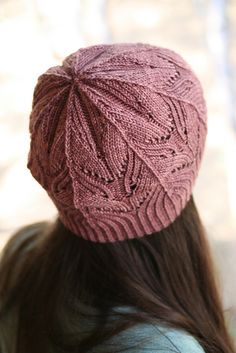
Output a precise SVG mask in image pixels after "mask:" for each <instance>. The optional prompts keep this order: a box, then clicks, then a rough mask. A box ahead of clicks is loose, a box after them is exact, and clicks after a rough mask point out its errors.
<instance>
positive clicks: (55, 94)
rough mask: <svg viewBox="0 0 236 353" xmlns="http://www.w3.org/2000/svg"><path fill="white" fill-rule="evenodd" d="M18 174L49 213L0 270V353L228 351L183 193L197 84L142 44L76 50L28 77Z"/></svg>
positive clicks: (197, 146)
mask: <svg viewBox="0 0 236 353" xmlns="http://www.w3.org/2000/svg"><path fill="white" fill-rule="evenodd" d="M29 128H30V133H31V144H30V151H29V156H28V164H27V167H28V168H29V170H30V171H31V173H32V175H33V177H34V178H35V179H36V180H37V181H38V182H39V183H40V184H41V185H42V187H43V188H44V189H45V190H46V191H47V193H48V195H49V196H50V197H51V199H52V201H53V202H54V204H55V206H56V207H57V209H58V217H57V219H56V220H54V221H52V222H40V223H36V224H33V225H28V226H26V227H24V228H22V229H20V230H19V231H18V232H17V233H16V234H15V235H14V236H13V237H12V238H11V239H10V241H9V242H8V244H7V245H6V246H5V249H4V252H3V255H2V261H1V268H0V300H1V306H0V325H1V330H0V331H1V333H0V347H1V352H4V353H5V352H6V353H13V352H14V353H15V352H17V353H19V352H20V353H21V352H22V353H29V352H30V353H31V352H33V353H38V352H39V353H42V352H43V353H47V352H54V353H56V352H79V353H84V352H102V353H105V352H108V353H113V352H124V351H125V352H133V353H134V352H136V353H137V352H139V353H141V352H162V353H170V352H178V353H180V352H181V353H203V352H206V353H218V352H219V353H220V352H221V353H232V352H233V351H234V350H233V344H232V342H231V338H230V336H229V334H228V332H227V327H226V322H225V318H224V314H223V308H222V303H221V300H220V296H219V292H218V288H217V284H216V279H215V275H214V268H213V264H212V260H211V254H210V250H209V247H208V243H207V240H206V235H205V232H204V228H203V226H202V224H201V220H200V218H199V215H198V211H197V209H196V206H195V204H194V200H193V196H192V189H193V185H194V182H195V179H196V177H197V174H198V170H199V166H200V163H201V159H202V154H203V150H204V146H205V139H206V134H207V114H206V105H205V100H204V97H203V93H202V88H201V85H200V82H199V80H198V79H197V77H196V76H195V74H194V73H193V71H192V70H191V68H190V67H189V65H188V64H187V63H186V62H185V61H184V59H183V58H182V57H181V56H180V55H178V54H177V53H175V52H173V51H171V50H168V49H165V48H160V47H156V46H153V45H149V44H144V43H119V44H99V45H94V46H89V47H86V48H81V49H79V50H78V51H77V52H75V53H73V54H71V55H69V56H68V57H66V58H65V60H64V61H63V63H62V65H61V66H56V67H53V68H50V69H49V70H47V71H46V72H45V73H44V74H43V75H41V76H40V77H39V79H38V82H37V85H36V87H35V90H34V96H33V104H32V112H31V115H30V126H29Z"/></svg>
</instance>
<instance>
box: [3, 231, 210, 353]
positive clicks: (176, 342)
mask: <svg viewBox="0 0 236 353" xmlns="http://www.w3.org/2000/svg"><path fill="white" fill-rule="evenodd" d="M32 235H33V232H30V231H28V232H22V233H21V234H20V235H19V236H18V237H17V241H15V244H14V249H13V248H12V249H11V250H12V251H14V250H15V249H16V247H17V246H20V244H21V241H23V239H25V238H27V237H30V236H32ZM31 239H32V240H33V237H32V238H31ZM32 246H34V242H33V241H32V242H31V243H28V245H27V248H25V249H24V252H23V253H22V256H27V251H28V250H29V249H30V248H31V247H32ZM18 260H19V262H18V269H19V268H20V266H19V264H20V260H21V259H18ZM0 304H1V300H0ZM78 306H79V308H76V310H77V309H79V312H80V313H81V317H80V319H79V320H78V321H79V322H78V325H79V327H78V334H79V337H81V338H82V337H83V336H84V335H85V336H86V335H87V334H89V333H90V332H91V329H93V328H94V327H95V326H96V324H97V321H96V314H99V313H97V312H96V311H97V310H98V309H97V308H95V307H91V306H88V305H87V304H85V303H82V302H80V303H79V305H78ZM113 310H114V311H115V312H121V311H123V312H130V311H131V312H132V311H136V310H138V309H137V308H134V307H131V306H117V307H115V308H113ZM67 318H68V315H66V313H65V315H63V320H61V321H63V322H62V324H63V331H64V329H65V330H66V329H67V328H69V330H70V326H71V325H70V324H68V323H67V322H66V320H67ZM114 319H116V316H115V315H114V314H113V315H112V314H111V315H108V325H110V324H111V325H112V321H113V320H114ZM17 321H18V320H17V312H16V311H15V309H13V310H12V311H11V312H9V315H7V316H6V317H5V318H4V319H1V320H0V352H1V353H14V352H15V347H16V342H17V337H16V333H17V325H18V322H17ZM76 330H77V327H76ZM49 351H50V353H57V351H56V350H55V349H54V348H52V349H50V350H49ZM89 352H90V353H105V352H107V353H115V352H127V353H144V352H145V353H154V352H160V353H204V352H205V351H204V350H203V348H202V347H201V346H200V344H199V343H198V341H197V340H196V339H195V338H194V337H192V336H191V335H189V334H188V333H187V332H185V331H183V330H179V329H178V330H177V329H173V328H168V327H167V326H165V324H164V323H163V325H157V324H155V325H154V324H151V323H150V324H149V323H138V324H137V325H135V326H133V327H131V328H129V329H126V330H124V331H122V332H120V333H119V334H117V335H115V336H113V337H111V338H110V339H109V340H107V341H105V342H104V343H103V344H100V345H98V346H96V347H94V348H93V349H92V350H90V351H89ZM42 353H43V352H42Z"/></svg>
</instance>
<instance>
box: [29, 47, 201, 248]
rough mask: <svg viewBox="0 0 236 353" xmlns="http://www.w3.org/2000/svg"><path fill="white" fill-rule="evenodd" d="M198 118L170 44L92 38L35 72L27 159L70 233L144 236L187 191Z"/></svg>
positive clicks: (191, 83) (189, 74) (195, 166)
mask: <svg viewBox="0 0 236 353" xmlns="http://www.w3.org/2000/svg"><path fill="white" fill-rule="evenodd" d="M206 121H207V114H206V105H205V100H204V97H203V92H202V88H201V85H200V82H199V80H198V79H197V77H196V76H195V74H194V73H193V71H192V70H191V68H190V67H189V65H188V64H187V63H186V62H185V61H184V60H183V59H182V57H181V56H179V55H178V54H177V53H175V52H173V51H172V50H169V49H165V48H160V47H157V46H153V45H150V44H144V43H119V44H99V45H92V46H89V47H86V48H81V49H79V50H78V51H77V52H75V53H73V54H71V55H69V56H68V57H66V58H65V60H64V61H63V63H62V65H61V66H55V67H52V68H50V69H48V70H47V71H46V72H45V73H44V74H42V75H41V76H40V77H39V78H38V82H37V85H36V87H35V90H34V95H33V103H32V112H31V115H30V124H29V129H30V133H31V144H30V151H29V156H28V163H27V167H28V168H29V169H30V171H31V173H32V175H33V177H34V178H35V179H36V180H37V181H38V182H39V183H40V184H41V185H42V187H43V188H44V189H45V190H46V191H47V193H48V195H49V196H50V198H51V199H52V201H53V202H54V204H55V206H56V207H57V209H58V212H59V217H60V219H61V221H62V222H63V224H64V225H65V226H66V227H67V228H68V229H70V230H71V231H72V232H73V233H75V234H76V235H78V236H80V237H83V238H84V239H87V240H90V241H93V242H102V243H103V242H114V241H118V240H125V239H131V238H135V237H142V236H144V235H146V234H151V233H153V232H156V231H160V230H161V229H163V228H165V227H167V226H168V225H169V224H170V223H172V222H173V221H174V220H175V219H176V217H177V216H178V215H179V214H180V212H181V211H182V210H183V208H184V207H185V205H186V203H187V201H188V200H189V198H190V196H191V193H192V187H193V184H194V182H195V179H196V176H197V174H198V170H199V165H200V162H201V158H202V154H203V150H204V145H205V139H206V134H207V125H206Z"/></svg>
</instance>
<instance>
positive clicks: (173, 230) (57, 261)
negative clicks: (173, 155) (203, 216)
mask: <svg viewBox="0 0 236 353" xmlns="http://www.w3.org/2000/svg"><path fill="white" fill-rule="evenodd" d="M20 232H21V233H22V230H21V231H19V232H17V233H16V234H15V235H14V237H12V238H11V240H10V241H9V242H8V244H7V245H6V247H5V250H4V253H3V257H2V264H1V269H0V298H1V300H2V302H3V305H2V308H1V316H4V315H6V314H7V312H8V310H10V308H11V307H13V306H16V307H17V308H18V316H19V325H18V342H17V350H16V352H24V353H31V352H34V353H37V352H40V353H42V352H44V353H46V352H48V350H47V347H49V345H54V347H57V348H58V349H60V350H59V351H60V352H64V351H65V352H80V353H83V352H87V351H88V350H89V349H91V348H92V347H95V345H97V344H99V343H101V342H103V341H104V340H106V339H108V338H110V337H111V336H112V335H113V334H116V333H118V332H120V331H122V330H124V329H126V328H128V327H131V326H133V325H135V324H136V323H138V322H154V323H155V322H156V323H162V322H164V323H166V324H167V325H168V326H170V327H173V328H177V329H178V328H180V329H184V330H186V331H187V332H188V333H190V334H191V335H193V336H194V337H195V338H196V339H197V340H198V341H199V343H200V344H201V345H202V347H203V348H204V349H205V351H206V352H207V353H232V352H234V348H233V343H232V341H231V337H230V335H229V333H228V332H227V327H226V323H225V322H226V319H225V317H224V313H223V308H222V303H221V299H220V296H219V290H218V288H217V283H216V278H215V269H214V266H213V263H212V259H211V254H210V250H209V245H208V242H207V239H206V236H205V231H204V229H203V226H202V224H201V221H200V218H199V215H198V212H197V209H196V207H195V204H194V200H193V197H191V199H190V201H189V202H188V203H187V206H186V207H185V209H184V210H183V211H182V213H181V214H180V216H179V217H178V218H177V219H176V220H175V222H174V223H172V224H171V225H170V226H169V227H167V228H166V229H164V230H162V231H160V232H158V233H153V234H150V235H146V236H144V237H142V238H136V239H132V240H125V241H122V242H119V241H118V242H115V243H105V244H104V243H103V244H101V243H92V242H90V241H86V240H84V239H83V238H81V237H78V236H75V235H74V234H72V233H71V232H70V231H69V230H68V229H66V228H65V227H64V226H63V224H62V223H61V221H60V219H59V218H58V219H57V220H56V221H55V222H53V223H48V222H42V223H37V224H34V225H29V226H27V227H25V232H28V233H30V232H31V233H32V234H34V236H31V237H29V236H28V237H26V236H25V238H24V239H23V240H22V241H21V244H20V245H19V246H18V247H17V246H15V247H14V243H15V241H16V239H17V237H19V233H20ZM24 249H27V250H26V251H25V250H24ZM23 253H24V256H23V255H22V254H23ZM3 298H4V300H3ZM79 301H83V302H85V303H87V304H90V305H93V306H94V307H97V308H99V310H100V313H101V319H100V321H99V322H100V325H99V326H98V327H96V329H95V330H94V331H93V332H91V335H90V336H89V337H88V338H85V339H83V340H80V339H79V335H78V331H77V325H76V322H79V317H77V316H78V315H79V314H78V312H77V311H76V307H77V304H78V302H79ZM117 305H118V306H120V305H131V306H134V307H136V308H138V309H140V310H139V312H138V313H135V312H134V313H125V314H122V315H121V316H120V320H118V322H117V326H116V328H114V327H113V328H112V331H111V330H110V331H109V330H105V329H104V325H101V323H102V322H105V321H106V317H107V315H108V313H110V312H112V308H113V307H114V306H117ZM69 308H73V310H70V309H69ZM63 309H64V313H65V315H66V317H67V322H69V328H70V329H71V331H70V332H69V333H68V332H67V333H66V332H64V334H63V333H62V332H61V331H60V330H59V329H58V324H57V323H58V312H62V311H63ZM77 319H78V321H76V320H77ZM61 320H62V323H63V319H61Z"/></svg>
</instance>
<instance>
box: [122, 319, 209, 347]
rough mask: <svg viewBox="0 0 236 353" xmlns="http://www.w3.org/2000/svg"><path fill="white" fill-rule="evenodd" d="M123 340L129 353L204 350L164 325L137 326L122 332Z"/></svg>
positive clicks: (192, 339) (190, 338)
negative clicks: (128, 348)
mask: <svg viewBox="0 0 236 353" xmlns="http://www.w3.org/2000/svg"><path fill="white" fill-rule="evenodd" d="M123 336H124V337H123V339H124V340H127V345H128V346H129V347H134V348H131V349H130V350H128V352H129V353H143V352H147V353H154V352H161V353H204V352H205V351H204V349H203V348H202V346H201V345H200V344H199V342H198V341H197V339H196V338H195V337H193V336H192V335H190V334H189V333H187V332H186V331H184V330H181V329H174V328H170V327H168V326H165V325H159V324H149V323H147V324H146V323H143V324H138V325H136V326H134V327H132V328H130V329H128V330H127V332H125V331H124V332H123Z"/></svg>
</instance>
